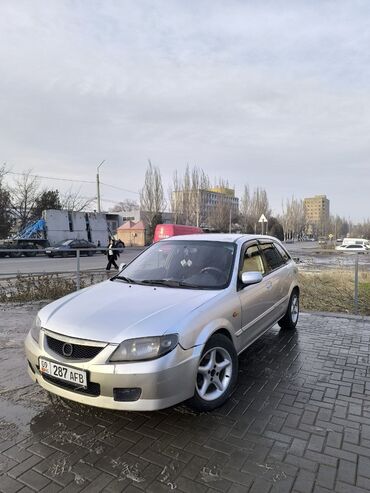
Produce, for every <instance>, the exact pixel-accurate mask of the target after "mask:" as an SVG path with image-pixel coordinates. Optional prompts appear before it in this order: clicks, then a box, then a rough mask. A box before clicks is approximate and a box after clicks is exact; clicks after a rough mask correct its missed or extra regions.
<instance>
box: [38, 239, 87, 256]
mask: <svg viewBox="0 0 370 493" xmlns="http://www.w3.org/2000/svg"><path fill="white" fill-rule="evenodd" d="M77 248H81V249H82V250H81V252H80V254H81V255H88V256H89V257H91V255H94V253H96V245H94V243H91V242H90V241H87V240H78V239H75V240H64V241H61V242H60V243H57V244H56V245H55V246H52V247H48V248H46V250H45V253H46V255H47V256H48V257H68V256H69V255H74V256H76V249H77Z"/></svg>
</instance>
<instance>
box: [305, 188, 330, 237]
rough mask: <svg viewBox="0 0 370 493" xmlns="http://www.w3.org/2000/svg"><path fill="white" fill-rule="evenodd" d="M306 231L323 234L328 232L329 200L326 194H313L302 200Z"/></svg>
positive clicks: (315, 234)
mask: <svg viewBox="0 0 370 493" xmlns="http://www.w3.org/2000/svg"><path fill="white" fill-rule="evenodd" d="M303 206H304V211H305V216H306V224H307V233H308V234H310V235H314V236H325V235H327V233H328V231H327V230H328V225H329V216H330V201H329V199H328V198H327V197H326V195H315V196H314V197H309V198H306V199H304V200H303Z"/></svg>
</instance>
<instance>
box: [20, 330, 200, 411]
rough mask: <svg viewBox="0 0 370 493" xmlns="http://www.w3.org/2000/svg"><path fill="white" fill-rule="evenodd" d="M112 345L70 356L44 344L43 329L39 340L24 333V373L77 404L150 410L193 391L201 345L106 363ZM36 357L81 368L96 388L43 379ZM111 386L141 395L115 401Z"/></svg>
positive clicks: (182, 399) (186, 397)
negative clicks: (151, 357)
mask: <svg viewBox="0 0 370 493" xmlns="http://www.w3.org/2000/svg"><path fill="white" fill-rule="evenodd" d="M54 336H55V334H54ZM64 339H65V340H66V339H69V338H64ZM70 342H73V340H70ZM74 342H76V340H74ZM115 348H116V345H107V346H105V347H104V348H103V349H102V350H101V351H100V353H99V354H98V355H97V356H95V357H94V358H93V359H91V360H89V361H86V360H71V359H68V358H65V357H63V356H60V355H59V354H57V353H55V352H53V351H52V350H51V349H49V348H48V347H47V344H46V337H45V333H44V331H43V330H42V331H41V332H40V340H39V344H38V343H37V342H36V341H35V340H34V339H33V338H32V336H31V335H30V334H28V335H27V337H26V340H25V351H26V356H27V360H28V374H29V375H30V377H31V379H32V380H33V381H34V382H37V383H39V384H40V385H41V386H42V387H43V388H44V389H45V390H47V391H49V392H51V393H53V394H57V395H59V396H61V397H64V398H66V399H70V400H73V401H76V402H79V403H81V404H87V405H91V406H96V407H102V408H107V409H117V410H131V411H153V410H157V409H163V408H166V407H170V406H173V405H174V404H178V403H179V402H182V401H184V400H186V399H189V398H190V397H192V395H193V394H194V389H195V379H196V373H197V368H198V363H199V359H200V356H201V352H202V349H203V348H202V347H201V346H197V347H194V348H191V349H187V350H184V349H182V347H181V346H180V345H179V344H178V345H177V347H176V348H175V349H174V350H173V351H171V352H170V353H168V354H166V355H165V356H162V357H161V358H158V359H155V360H151V361H140V362H128V363H107V361H108V359H109V357H110V355H111V354H112V353H113V351H114V349H115ZM40 357H43V358H45V359H49V360H51V361H55V362H58V363H60V364H64V365H68V366H72V367H74V368H77V369H80V370H85V371H86V372H88V381H89V384H92V385H90V387H91V388H94V389H95V390H94V392H95V394H96V393H97V391H96V389H99V390H98V393H97V395H90V394H89V393H88V391H87V392H86V391H82V392H81V390H79V389H78V388H73V387H72V388H71V387H70V388H66V387H67V386H68V385H67V386H66V385H65V384H64V383H63V382H61V381H59V382H57V381H54V382H53V381H50V380H47V379H46V378H45V377H44V376H43V375H42V374H41V373H40V371H39V358H40ZM88 388H89V386H88ZM114 388H140V389H141V395H140V397H139V399H138V400H136V401H134V402H122V401H116V400H114V396H113V389H114Z"/></svg>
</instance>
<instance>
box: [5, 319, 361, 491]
mask: <svg viewBox="0 0 370 493" xmlns="http://www.w3.org/2000/svg"><path fill="white" fill-rule="evenodd" d="M2 316H3V312H2ZM22 351H23V349H22ZM369 354H370V319H369V320H368V319H362V318H357V319H348V318H345V317H335V316H334V317H330V316H318V315H315V314H312V315H309V314H302V316H301V318H300V322H299V326H298V330H297V331H296V332H293V333H285V332H279V330H278V328H277V327H274V328H273V329H271V330H270V331H268V332H266V334H264V336H262V337H261V338H260V339H259V340H258V341H257V342H256V343H255V344H253V345H252V346H250V347H249V348H248V349H247V350H246V351H245V352H244V353H243V354H242V355H241V356H240V375H239V381H238V386H237V389H236V392H235V393H234V395H233V397H232V399H230V400H229V401H228V402H227V404H226V405H225V406H223V407H221V408H220V409H218V410H216V411H214V412H212V413H196V412H193V411H190V410H189V409H188V408H187V407H186V406H185V405H181V406H176V407H175V408H171V409H166V410H162V411H159V412H144V413H143V412H138V413H129V412H115V411H108V410H101V409H95V408H89V407H87V406H79V405H78V404H74V403H72V404H71V405H70V406H69V405H68V406H66V407H64V406H61V407H60V409H58V415H57V417H56V414H55V406H50V404H45V407H44V408H43V410H42V412H41V413H40V412H39V411H37V410H36V411H35V419H34V420H33V421H32V424H31V426H30V433H27V434H25V433H24V432H23V433H20V432H19V431H16V433H15V434H14V433H13V435H7V436H5V437H4V439H3V440H0V475H1V476H0V491H1V492H3V491H6V493H8V492H9V493H11V492H12V491H14V492H17V493H18V492H21V491H23V492H29V491H31V490H33V491H36V489H37V491H44V492H45V493H53V492H54V491H55V492H59V491H66V492H67V491H68V493H73V492H77V491H86V492H89V493H90V491H91V492H94V491H107V492H109V493H113V492H120V491H123V492H125V493H127V492H128V493H138V492H141V493H144V492H153V493H160V492H162V491H169V490H171V487H173V488H175V489H176V490H177V491H179V492H184V493H187V492H191V493H193V492H195V493H196V492H198V491H199V492H200V493H203V492H204V493H217V492H222V493H224V492H225V493H241V492H243V493H247V491H248V493H249V492H252V493H256V492H259V493H265V492H268V493H270V492H271V493H288V492H289V493H294V492H295V493H306V492H310V493H328V492H330V491H335V492H338V493H340V492H342V493H346V492H348V493H363V492H364V491H369V489H370V487H369V485H370V472H369V471H370V378H369V376H368V375H367V371H368V367H369V364H370V357H369ZM22 358H23V353H22ZM0 370H1V360H0ZM28 382H29V380H28V377H27V376H26V375H25V385H27V383H28ZM29 387H30V392H34V390H35V388H37V387H34V386H32V385H30V386H29ZM25 388H28V387H25ZM2 398H3V397H2ZM24 399H26V402H27V393H26V394H25V397H24ZM7 405H8V406H11V405H12V404H11V401H7ZM1 430H2V429H0V431H1Z"/></svg>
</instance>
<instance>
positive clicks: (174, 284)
mask: <svg viewBox="0 0 370 493" xmlns="http://www.w3.org/2000/svg"><path fill="white" fill-rule="evenodd" d="M138 282H140V283H141V284H150V285H152V286H168V287H170V288H189V289H190V288H195V289H205V288H204V287H203V286H199V285H198V284H190V283H187V282H184V281H176V280H175V279H144V280H143V281H138Z"/></svg>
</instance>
